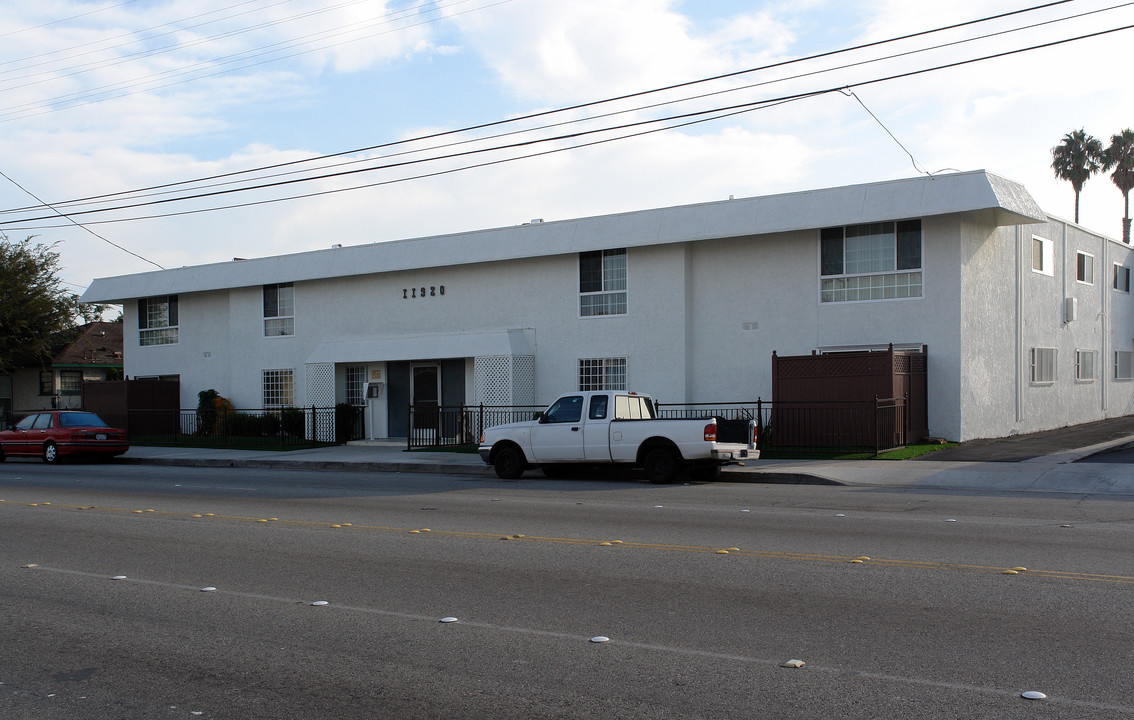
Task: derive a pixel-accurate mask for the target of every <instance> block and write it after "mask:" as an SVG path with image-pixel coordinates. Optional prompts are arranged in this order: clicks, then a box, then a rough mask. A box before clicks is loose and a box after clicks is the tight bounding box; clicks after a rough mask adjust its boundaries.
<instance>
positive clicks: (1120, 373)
mask: <svg viewBox="0 0 1134 720" xmlns="http://www.w3.org/2000/svg"><path fill="white" fill-rule="evenodd" d="M1114 379H1115V380H1131V379H1134V352H1130V351H1129V350H1115V351H1114Z"/></svg>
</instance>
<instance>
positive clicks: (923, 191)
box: [81, 170, 1047, 303]
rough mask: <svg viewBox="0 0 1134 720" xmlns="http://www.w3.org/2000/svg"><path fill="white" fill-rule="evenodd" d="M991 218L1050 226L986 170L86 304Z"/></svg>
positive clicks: (435, 245)
mask: <svg viewBox="0 0 1134 720" xmlns="http://www.w3.org/2000/svg"><path fill="white" fill-rule="evenodd" d="M982 211H992V217H993V218H994V222H995V223H996V224H997V225H999V226H1005V225H1023V224H1032V223H1039V222H1045V221H1046V219H1047V215H1046V214H1045V213H1044V212H1043V210H1042V209H1041V208H1040V207H1039V205H1038V204H1037V203H1036V201H1035V200H1034V199H1033V198H1032V196H1031V195H1030V194H1029V193H1028V191H1027V190H1026V189H1025V188H1024V186H1023V185H1020V184H1019V183H1015V182H1013V181H1011V180H1006V179H1004V178H1001V177H998V176H996V175H992V174H990V173H988V172H985V171H983V170H977V171H973V172H964V173H954V174H951V175H934V176H928V177H917V178H909V179H905V180H892V181H888V182H878V183H868V184H863V185H849V186H845V187H837V188H827V189H822V190H808V191H805V192H795V193H786V194H782V195H768V196H762V197H754V198H739V199H736V200H724V201H719V202H712V203H701V204H698V205H682V206H677V207H669V208H660V209H653V210H640V211H636V212H627V213H619V214H615V215H602V216H598V217H589V218H577V219H573V220H560V221H556V222H542V223H533V224H525V225H517V226H513V227H506V228H497V229H494V230H480V231H475V232H466V233H457V234H453V235H441V236H434V237H424V238H416V239H411V240H396V241H389V242H378V243H370V244H367V245H355V246H350V247H334V248H330V249H326V250H315V251H311V252H302V253H294V254H291V255H278V256H275V257H266V258H259V259H255V260H240V261H233V262H226V263H214V264H209V265H196V266H190V267H183V268H174V269H170V270H161V271H154V272H145V273H138V274H134V275H120V276H117V277H110V278H97V279H96V280H94V282H92V283H91V285H90V287H89V288H88V289H87V291H86V292H85V293H83V296H82V298H81V301H82V302H84V303H105V302H118V303H120V302H125V301H126V300H129V299H133V298H142V297H151V296H156V295H170V294H175V293H189V292H207V291H211V290H223V289H230V288H238V287H256V286H257V285H266V284H270V283H279V282H302V281H305V280H320V279H330V278H340V277H350V276H358V275H369V274H375V273H388V272H399V271H405V270H421V269H425V268H431V267H441V266H456V265H468V264H473V263H486V262H499V261H506V260H517V259H523V258H534V257H546V256H553V255H565V254H572V253H579V252H586V251H589V250H601V249H608V248H615V247H642V246H650V245H666V244H672V243H687V242H698V241H702V240H713V239H719V238H733V237H753V236H760V235H768V234H771V233H782V232H792V231H801V230H808V229H817V228H823V227H833V226H837V225H856V224H860V223H869V222H881V221H885V220H903V219H908V218H924V217H930V216H935V215H949V214H957V213H976V212H982Z"/></svg>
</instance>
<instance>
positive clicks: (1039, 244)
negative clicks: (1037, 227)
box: [1032, 235, 1055, 276]
mask: <svg viewBox="0 0 1134 720" xmlns="http://www.w3.org/2000/svg"><path fill="white" fill-rule="evenodd" d="M1032 272H1036V273H1039V274H1040V275H1048V276H1054V275H1055V248H1054V245H1053V243H1052V242H1051V241H1050V240H1048V239H1046V238H1041V237H1038V236H1036V235H1033V236H1032Z"/></svg>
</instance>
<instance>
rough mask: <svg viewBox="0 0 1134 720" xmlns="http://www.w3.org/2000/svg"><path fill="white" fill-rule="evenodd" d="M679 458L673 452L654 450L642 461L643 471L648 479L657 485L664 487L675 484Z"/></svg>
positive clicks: (660, 449)
mask: <svg viewBox="0 0 1134 720" xmlns="http://www.w3.org/2000/svg"><path fill="white" fill-rule="evenodd" d="M677 468H678V463H677V458H676V457H675V456H674V454H673V452H672V451H670V450H667V449H665V448H654V449H653V450H650V451H649V452H648V453H646V457H645V459H644V460H643V461H642V469H643V470H645V471H646V479H647V480H649V481H650V482H652V483H654V484H655V485H664V484H666V483H671V482H673V479H674V477H676V476H677Z"/></svg>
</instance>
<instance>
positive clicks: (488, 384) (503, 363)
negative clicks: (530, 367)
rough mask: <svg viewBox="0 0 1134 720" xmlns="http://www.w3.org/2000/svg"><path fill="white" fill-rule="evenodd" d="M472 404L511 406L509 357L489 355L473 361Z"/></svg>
mask: <svg viewBox="0 0 1134 720" xmlns="http://www.w3.org/2000/svg"><path fill="white" fill-rule="evenodd" d="M473 402H474V403H477V404H484V405H511V404H512V358H511V357H510V356H508V355H491V356H485V357H478V358H476V359H475V360H474V361H473Z"/></svg>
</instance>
